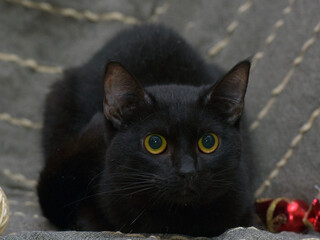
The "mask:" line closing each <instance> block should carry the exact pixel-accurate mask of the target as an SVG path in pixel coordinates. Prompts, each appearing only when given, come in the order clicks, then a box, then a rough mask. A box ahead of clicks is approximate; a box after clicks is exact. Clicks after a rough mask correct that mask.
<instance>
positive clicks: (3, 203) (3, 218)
mask: <svg viewBox="0 0 320 240" xmlns="http://www.w3.org/2000/svg"><path fill="white" fill-rule="evenodd" d="M9 216H10V210H9V204H8V200H7V197H6V195H5V194H4V192H3V191H2V188H1V187H0V235H1V234H2V233H3V232H4V230H5V229H6V227H7V225H8V223H9Z"/></svg>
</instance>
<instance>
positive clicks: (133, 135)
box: [101, 61, 250, 204]
mask: <svg viewBox="0 0 320 240" xmlns="http://www.w3.org/2000/svg"><path fill="white" fill-rule="evenodd" d="M249 70H250V63H249V61H243V62H240V63H239V64H237V65H236V66H235V67H234V68H232V69H231V70H230V71H229V72H228V73H227V74H225V76H224V77H223V78H222V79H221V80H220V81H218V82H217V83H215V84H214V85H211V86H202V87H194V86H186V85H163V86H151V87H147V88H145V89H144V88H142V87H141V86H140V85H139V84H138V81H136V80H135V79H134V77H133V76H132V75H131V74H130V73H129V72H128V71H126V69H125V68H124V67H122V66H121V65H120V64H119V63H116V62H111V63H109V64H108V66H107V71H106V76H105V80H104V114H105V117H106V118H107V120H108V122H109V123H111V124H112V125H113V128H114V133H113V138H112V140H111V141H110V143H109V146H108V150H107V157H106V164H107V166H106V172H105V174H104V178H103V179H102V183H101V191H102V192H105V193H108V194H109V196H115V197H116V198H119V197H120V198H121V197H124V198H127V197H129V198H132V199H135V198H137V199H138V198H140V197H142V196H143V197H146V196H148V198H147V199H149V200H150V202H151V203H152V202H153V201H158V202H160V203H168V204H171V203H177V204H181V203H182V204H189V203H190V204H191V203H193V202H197V203H201V202H202V203H208V202H210V201H212V200H214V199H216V198H218V197H219V196H221V195H222V194H224V193H225V192H227V191H229V190H230V189H234V188H237V184H238V183H237V181H238V180H237V178H238V175H239V170H238V168H239V163H240V161H241V158H240V155H241V150H240V149H241V139H240V134H239V120H240V118H241V115H242V113H243V108H244V96H245V93H246V88H247V82H248V76H249ZM104 188H106V189H105V191H104ZM132 201H133V200H132ZM151 203H150V204H151Z"/></svg>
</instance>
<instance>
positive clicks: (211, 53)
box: [208, 0, 254, 57]
mask: <svg viewBox="0 0 320 240" xmlns="http://www.w3.org/2000/svg"><path fill="white" fill-rule="evenodd" d="M253 1H254V0H248V1H247V2H245V3H244V4H242V5H241V6H240V7H239V8H238V10H237V14H236V17H235V20H233V21H232V22H231V23H230V24H229V25H228V27H227V29H226V37H225V38H224V39H222V40H221V41H219V42H218V43H216V44H215V45H214V46H213V47H211V48H210V49H209V50H208V55H209V57H214V56H215V55H217V54H218V53H219V52H220V51H221V50H222V49H224V48H225V47H226V46H228V44H229V42H230V39H231V36H232V34H233V33H234V31H235V30H236V29H237V27H238V26H239V21H238V20H237V18H238V17H239V16H240V15H241V14H243V13H245V12H246V11H248V10H249V9H250V8H251V6H252V3H253Z"/></svg>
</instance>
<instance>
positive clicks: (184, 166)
mask: <svg viewBox="0 0 320 240" xmlns="http://www.w3.org/2000/svg"><path fill="white" fill-rule="evenodd" d="M179 175H180V176H181V177H182V178H184V179H185V180H186V181H188V182H192V181H194V179H195V177H196V167H195V162H194V160H193V159H192V158H191V157H186V158H184V159H183V162H182V163H181V166H180V168H179Z"/></svg>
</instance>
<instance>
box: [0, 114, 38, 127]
mask: <svg viewBox="0 0 320 240" xmlns="http://www.w3.org/2000/svg"><path fill="white" fill-rule="evenodd" d="M0 121H5V122H7V123H9V124H12V125H15V126H20V127H25V128H31V129H40V128H42V125H41V123H36V122H32V121H31V120H29V119H26V118H14V117H12V116H11V115H10V114H9V113H0Z"/></svg>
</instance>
